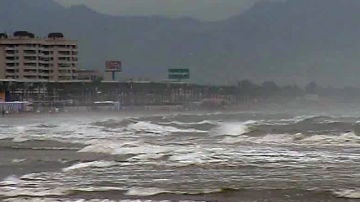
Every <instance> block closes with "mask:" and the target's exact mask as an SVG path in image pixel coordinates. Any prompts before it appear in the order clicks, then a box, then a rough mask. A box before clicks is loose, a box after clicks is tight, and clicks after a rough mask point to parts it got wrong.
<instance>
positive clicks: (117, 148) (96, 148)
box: [79, 141, 174, 155]
mask: <svg viewBox="0 0 360 202" xmlns="http://www.w3.org/2000/svg"><path fill="white" fill-rule="evenodd" d="M173 149H174V148H173V147H171V146H160V145H153V144H147V143H142V142H141V141H140V142H138V141H135V142H125V143H120V142H118V143H117V142H113V141H112V142H107V143H105V144H104V143H96V144H92V145H88V146H86V147H84V148H83V149H81V150H80V151H79V152H88V153H105V154H111V155H127V154H147V155H149V154H162V153H166V152H169V151H172V150H173Z"/></svg>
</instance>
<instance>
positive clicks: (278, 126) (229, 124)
mask: <svg viewBox="0 0 360 202" xmlns="http://www.w3.org/2000/svg"><path fill="white" fill-rule="evenodd" d="M30 117H31V116H28V115H27V116H25V117H16V118H14V117H9V118H3V119H1V122H0V125H1V127H0V139H1V140H0V142H1V141H9V140H10V141H11V142H13V143H14V144H15V143H16V144H17V145H21V148H22V149H24V148H26V149H27V154H26V155H23V156H22V157H21V158H20V157H18V156H16V155H14V157H4V156H3V157H2V158H3V159H7V160H3V161H2V162H0V167H6V166H8V167H9V166H16V165H19V166H24V165H25V164H32V163H34V162H38V161H47V162H48V163H49V162H50V163H51V162H52V161H53V162H56V163H58V164H59V165H60V166H59V167H58V168H57V169H51V170H50V171H46V168H45V169H44V170H45V171H41V172H35V173H32V172H31V171H29V172H26V171H25V173H27V174H25V175H23V174H22V175H19V174H18V173H13V175H9V176H7V177H5V178H4V179H3V180H2V181H1V182H0V196H2V197H3V198H7V200H8V201H11V200H14V201H16V200H20V199H21V198H22V197H34V198H39V197H40V198H51V197H56V198H60V199H61V198H63V199H66V198H67V197H68V196H69V195H71V194H74V193H91V192H96V193H99V192H100V193H102V192H103V193H106V192H109V191H111V192H119V193H122V194H123V195H124V196H137V197H139V198H141V197H144V196H150V195H156V194H159V193H173V194H199V193H216V192H221V191H223V190H229V189H231V190H242V189H253V190H268V189H280V190H281V189H297V190H299V189H300V190H318V191H330V192H332V193H333V194H334V195H337V196H341V197H347V198H353V199H356V198H360V123H358V122H359V121H360V118H357V117H340V116H293V115H284V114H283V115H281V114H269V113H268V114H261V113H221V112H219V113H201V114H200V113H199V114H175V115H146V116H141V115H138V116H137V117H125V116H123V115H121V114H119V115H104V114H102V115H96V114H92V115H91V116H90V115H89V114H88V115H67V114H63V115H54V116H50V115H47V116H40V115H38V116H34V117H31V118H30ZM35 140H36V141H35ZM40 143H41V144H40ZM47 143H51V144H47ZM64 143H76V145H80V146H75V147H74V145H73V144H64ZM2 147H5V146H4V145H3V146H2ZM10 149H15V148H13V147H11V148H10ZM50 150H52V151H53V150H55V151H64V150H65V151H67V150H68V151H74V152H76V153H78V154H80V153H82V154H88V153H97V154H98V155H99V154H101V155H99V157H94V158H93V159H92V160H88V161H84V160H81V159H75V160H73V161H71V162H69V161H66V157H63V158H62V159H59V158H51V156H47V157H46V160H44V159H43V158H44V157H43V156H42V157H37V156H36V153H35V152H39V151H40V152H42V151H43V153H44V154H46V152H49V151H50ZM49 154H50V153H49ZM0 155H1V154H0ZM90 155H91V154H90ZM45 156H46V155H45ZM49 200H50V201H51V199H49Z"/></svg>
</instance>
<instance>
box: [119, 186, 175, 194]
mask: <svg viewBox="0 0 360 202" xmlns="http://www.w3.org/2000/svg"><path fill="white" fill-rule="evenodd" d="M169 192H170V191H167V190H165V189H160V188H156V187H149V188H143V187H133V188H130V189H129V190H128V191H127V192H126V193H125V195H128V196H154V195H159V194H165V193H169Z"/></svg>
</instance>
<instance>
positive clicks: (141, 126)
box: [126, 121, 207, 135]
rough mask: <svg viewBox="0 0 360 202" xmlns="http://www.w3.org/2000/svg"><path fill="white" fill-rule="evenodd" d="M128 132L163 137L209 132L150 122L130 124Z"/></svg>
mask: <svg viewBox="0 0 360 202" xmlns="http://www.w3.org/2000/svg"><path fill="white" fill-rule="evenodd" d="M126 129H127V130H131V131H136V132H148V133H155V134H161V135H168V134H171V133H205V132H207V131H202V130H197V129H180V128H176V127H173V126H162V125H158V124H153V123H150V122H145V121H140V122H137V123H133V124H129V125H128V126H127V128H126Z"/></svg>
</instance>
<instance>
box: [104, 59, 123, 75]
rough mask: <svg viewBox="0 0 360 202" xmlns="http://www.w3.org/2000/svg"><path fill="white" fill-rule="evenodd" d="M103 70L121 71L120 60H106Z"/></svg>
mask: <svg viewBox="0 0 360 202" xmlns="http://www.w3.org/2000/svg"><path fill="white" fill-rule="evenodd" d="M105 71H106V72H122V63H121V61H106V63H105Z"/></svg>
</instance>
